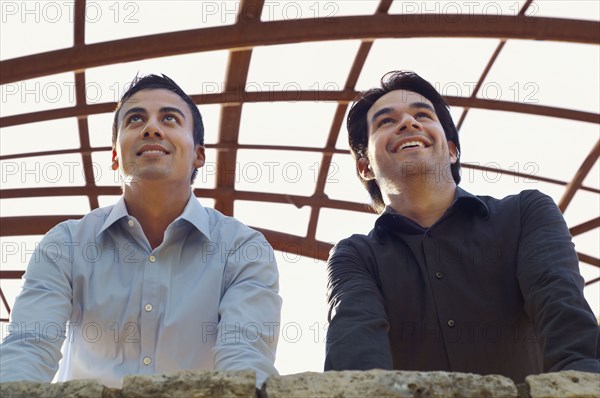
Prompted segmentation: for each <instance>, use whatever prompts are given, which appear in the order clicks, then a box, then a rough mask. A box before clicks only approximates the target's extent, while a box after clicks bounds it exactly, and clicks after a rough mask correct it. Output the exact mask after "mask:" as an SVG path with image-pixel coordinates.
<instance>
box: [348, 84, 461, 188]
mask: <svg viewBox="0 0 600 398" xmlns="http://www.w3.org/2000/svg"><path fill="white" fill-rule="evenodd" d="M367 125H368V129H369V137H368V145H367V153H366V158H365V157H363V158H361V159H359V160H358V162H357V167H358V170H359V174H360V176H361V178H363V179H365V180H371V179H375V180H376V181H377V183H378V184H379V186H380V188H381V191H382V193H384V194H386V193H387V194H393V193H395V192H397V191H399V188H400V186H401V185H402V183H403V182H406V181H407V179H408V178H412V177H414V176H417V177H418V178H420V179H421V180H422V181H426V180H430V181H431V178H434V179H435V180H433V181H440V182H452V183H453V182H454V181H453V179H452V173H451V171H450V165H451V164H452V163H454V162H456V159H457V158H456V147H455V145H454V143H453V142H448V141H447V140H446V135H445V132H444V129H443V127H442V125H441V123H440V121H439V119H438V117H437V115H436V112H435V110H434V107H433V105H432V103H431V102H430V101H429V100H428V99H427V98H425V97H424V96H422V95H420V94H418V93H415V92H412V91H407V90H394V91H390V92H389V93H387V94H385V95H383V96H382V97H381V98H379V99H378V100H377V101H376V102H375V103H374V104H373V105H372V106H371V108H370V109H369V111H368V112H367Z"/></svg>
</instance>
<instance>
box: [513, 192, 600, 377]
mask: <svg viewBox="0 0 600 398" xmlns="http://www.w3.org/2000/svg"><path fill="white" fill-rule="evenodd" d="M517 261H518V262H517V267H518V271H517V277H518V280H519V284H520V287H521V291H522V293H523V297H524V301H525V303H524V304H525V311H526V313H527V314H528V315H529V317H530V318H531V319H532V320H533V322H534V324H535V327H536V330H537V335H538V339H539V343H540V347H541V349H542V353H543V357H544V371H545V372H557V371H561V370H580V371H588V372H596V373H600V362H599V361H598V355H599V349H600V328H599V327H598V324H597V322H596V320H595V318H594V314H593V312H592V311H591V309H590V307H589V305H588V303H587V301H586V299H585V297H584V295H583V285H584V281H583V278H582V277H581V275H580V273H579V260H578V259H577V253H576V252H575V249H574V245H573V243H572V241H571V235H570V233H569V230H568V228H567V225H566V223H565V220H564V218H563V216H562V214H561V212H560V210H559V209H558V207H557V206H556V205H555V204H554V202H553V201H552V199H551V198H550V197H548V196H546V195H544V194H542V193H540V192H538V191H526V192H524V193H523V194H522V196H521V236H520V243H519V251H518V259H517Z"/></svg>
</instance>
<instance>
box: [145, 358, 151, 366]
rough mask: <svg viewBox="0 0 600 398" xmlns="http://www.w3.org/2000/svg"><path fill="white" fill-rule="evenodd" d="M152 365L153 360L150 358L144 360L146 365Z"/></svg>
mask: <svg viewBox="0 0 600 398" xmlns="http://www.w3.org/2000/svg"><path fill="white" fill-rule="evenodd" d="M151 363H152V359H150V357H146V358H144V365H150V364H151Z"/></svg>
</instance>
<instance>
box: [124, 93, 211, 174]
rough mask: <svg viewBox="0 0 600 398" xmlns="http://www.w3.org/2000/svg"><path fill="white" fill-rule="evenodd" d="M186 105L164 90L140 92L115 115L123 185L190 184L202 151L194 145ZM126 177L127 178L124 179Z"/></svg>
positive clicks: (200, 162) (189, 113) (202, 161)
mask: <svg viewBox="0 0 600 398" xmlns="http://www.w3.org/2000/svg"><path fill="white" fill-rule="evenodd" d="M193 129H194V126H193V120H192V114H191V112H190V109H189V107H188V105H187V104H186V103H185V102H184V101H183V100H182V99H181V98H180V97H179V96H178V95H177V94H175V93H173V92H171V91H169V90H165V89H148V90H141V91H139V92H137V93H135V94H134V95H133V96H131V97H130V98H129V99H128V100H127V101H126V102H125V103H124V104H123V106H122V107H121V109H120V110H119V115H118V134H117V140H116V143H115V150H116V154H117V158H118V162H119V169H120V171H121V173H122V175H123V176H124V177H126V178H125V180H126V184H128V183H132V182H141V181H144V180H164V181H182V182H184V183H186V184H189V183H190V179H191V175H192V173H193V171H194V169H195V168H198V167H201V166H202V165H203V163H204V148H203V147H202V146H201V145H199V144H196V145H194V137H193ZM127 177H129V178H127Z"/></svg>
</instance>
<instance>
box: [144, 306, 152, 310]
mask: <svg viewBox="0 0 600 398" xmlns="http://www.w3.org/2000/svg"><path fill="white" fill-rule="evenodd" d="M144 309H145V310H146V312H150V311H152V304H146V305H145V306H144Z"/></svg>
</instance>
